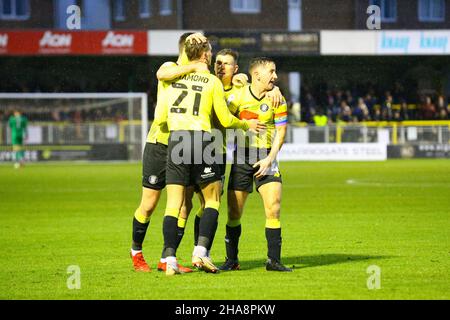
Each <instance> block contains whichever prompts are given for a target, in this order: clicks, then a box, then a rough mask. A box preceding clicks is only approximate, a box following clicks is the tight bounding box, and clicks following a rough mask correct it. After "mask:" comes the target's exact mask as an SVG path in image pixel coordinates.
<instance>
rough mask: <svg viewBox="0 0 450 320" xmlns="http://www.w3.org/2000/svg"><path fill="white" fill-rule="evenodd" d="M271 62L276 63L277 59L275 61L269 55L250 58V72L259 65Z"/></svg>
mask: <svg viewBox="0 0 450 320" xmlns="http://www.w3.org/2000/svg"><path fill="white" fill-rule="evenodd" d="M269 63H273V64H275V61H273V60H272V59H271V58H267V57H257V58H253V59H251V60H250V63H249V67H248V72H249V73H252V71H253V69H255V68H256V67H258V66H261V65H266V64H269Z"/></svg>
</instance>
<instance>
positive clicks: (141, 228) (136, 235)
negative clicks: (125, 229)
mask: <svg viewBox="0 0 450 320" xmlns="http://www.w3.org/2000/svg"><path fill="white" fill-rule="evenodd" d="M149 224H150V222H147V223H140V222H139V221H137V220H136V218H134V217H133V242H132V243H131V248H132V249H133V250H142V243H143V242H144V239H145V234H146V233H147V228H148V225H149Z"/></svg>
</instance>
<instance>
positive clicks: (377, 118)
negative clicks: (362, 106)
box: [373, 106, 383, 121]
mask: <svg viewBox="0 0 450 320" xmlns="http://www.w3.org/2000/svg"><path fill="white" fill-rule="evenodd" d="M382 120H383V118H382V116H381V108H380V107H379V106H375V107H374V112H373V121H382Z"/></svg>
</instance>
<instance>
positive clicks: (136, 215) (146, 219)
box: [134, 208, 150, 224]
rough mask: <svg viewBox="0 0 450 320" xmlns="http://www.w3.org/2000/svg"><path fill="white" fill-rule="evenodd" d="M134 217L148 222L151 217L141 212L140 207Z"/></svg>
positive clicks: (141, 221) (142, 221)
mask: <svg viewBox="0 0 450 320" xmlns="http://www.w3.org/2000/svg"><path fill="white" fill-rule="evenodd" d="M134 217H135V218H136V220H137V221H139V222H140V223H143V224H145V223H148V222H149V221H150V217H146V216H144V215H143V214H142V213H141V210H140V208H137V209H136V211H135V212H134Z"/></svg>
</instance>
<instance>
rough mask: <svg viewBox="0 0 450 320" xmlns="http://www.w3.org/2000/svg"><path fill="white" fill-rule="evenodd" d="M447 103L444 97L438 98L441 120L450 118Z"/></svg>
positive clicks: (438, 111) (438, 112)
mask: <svg viewBox="0 0 450 320" xmlns="http://www.w3.org/2000/svg"><path fill="white" fill-rule="evenodd" d="M447 107H448V105H447V102H446V101H445V98H444V96H443V95H440V96H439V97H438V102H437V114H438V119H439V120H447V118H448V111H447Z"/></svg>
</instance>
